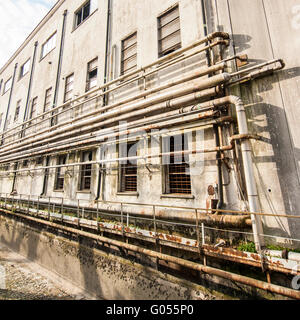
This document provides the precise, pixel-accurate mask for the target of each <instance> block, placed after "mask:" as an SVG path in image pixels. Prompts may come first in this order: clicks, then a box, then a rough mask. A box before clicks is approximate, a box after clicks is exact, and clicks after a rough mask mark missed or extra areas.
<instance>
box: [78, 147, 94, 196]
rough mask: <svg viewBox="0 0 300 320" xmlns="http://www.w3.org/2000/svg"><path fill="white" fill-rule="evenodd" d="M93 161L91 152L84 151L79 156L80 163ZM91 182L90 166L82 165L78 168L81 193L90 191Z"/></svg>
mask: <svg viewBox="0 0 300 320" xmlns="http://www.w3.org/2000/svg"><path fill="white" fill-rule="evenodd" d="M92 160H93V152H92V151H85V152H82V154H81V162H89V161H92ZM91 182H92V164H84V165H82V166H81V167H80V185H79V189H80V190H81V191H86V190H91Z"/></svg>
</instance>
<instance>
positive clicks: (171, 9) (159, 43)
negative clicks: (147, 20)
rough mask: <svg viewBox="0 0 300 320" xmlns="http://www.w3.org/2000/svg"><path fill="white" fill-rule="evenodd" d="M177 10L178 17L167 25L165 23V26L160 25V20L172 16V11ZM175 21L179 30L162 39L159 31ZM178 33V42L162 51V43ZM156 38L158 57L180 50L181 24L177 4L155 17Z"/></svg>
mask: <svg viewBox="0 0 300 320" xmlns="http://www.w3.org/2000/svg"><path fill="white" fill-rule="evenodd" d="M175 10H178V17H176V18H175V19H173V20H170V21H169V22H168V23H166V24H165V25H163V26H162V25H161V19H162V18H164V17H166V16H167V15H169V14H172V12H173V11H175ZM176 19H178V24H179V29H178V30H176V31H174V32H172V33H170V34H168V35H167V36H165V37H162V32H161V30H162V29H163V28H164V27H165V26H166V25H168V24H170V23H172V22H174V21H175V20H176ZM178 31H179V37H180V42H179V43H177V44H176V45H174V46H171V47H169V48H167V49H165V50H162V44H161V43H162V41H163V40H165V39H166V38H168V37H170V36H171V35H173V34H175V33H176V32H178ZM157 37H158V57H159V58H161V57H164V56H167V55H168V54H170V53H172V52H175V51H177V50H179V49H180V48H182V39H181V23H180V10H179V4H178V3H177V4H175V5H174V6H172V7H171V8H169V9H168V10H166V11H165V12H163V13H162V14H160V15H159V16H158V17H157Z"/></svg>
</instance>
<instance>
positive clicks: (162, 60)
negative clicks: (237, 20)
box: [4, 32, 229, 134]
mask: <svg viewBox="0 0 300 320" xmlns="http://www.w3.org/2000/svg"><path fill="white" fill-rule="evenodd" d="M216 38H222V39H225V40H226V41H227V39H229V34H228V33H225V32H215V33H212V34H210V35H208V36H207V37H205V38H203V39H200V40H198V41H196V42H194V43H192V44H191V45H189V46H187V47H184V48H182V49H180V50H176V51H175V52H173V53H170V54H169V55H167V56H164V57H161V58H159V59H158V60H156V61H154V62H152V63H150V64H149V65H147V66H144V67H142V68H140V69H138V70H134V71H132V72H130V73H128V74H126V75H123V76H120V77H119V78H117V79H114V80H112V81H110V82H108V83H106V84H104V85H102V86H100V87H98V88H96V89H93V90H91V91H89V92H87V93H85V94H83V95H81V96H79V97H77V98H75V99H73V100H72V101H71V102H66V103H64V104H62V105H60V106H58V107H54V108H52V109H51V110H50V111H47V112H44V113H43V114H41V115H39V116H38V117H35V118H33V119H31V120H28V121H26V122H24V123H22V124H20V125H18V126H17V127H15V128H12V129H9V130H7V131H5V132H4V134H7V133H9V132H12V131H13V130H15V129H16V128H21V127H23V126H24V125H27V124H29V123H30V122H31V121H34V120H37V119H39V118H44V117H46V116H47V115H49V114H52V112H56V111H59V108H64V107H68V106H70V104H71V103H72V104H73V103H75V102H77V101H80V100H81V99H84V98H87V97H88V96H90V95H92V94H94V93H97V92H99V91H102V92H101V93H100V95H99V96H101V95H103V94H106V93H108V90H106V88H108V87H110V86H111V85H113V84H115V83H118V82H123V81H124V82H123V84H121V85H119V86H117V87H115V88H113V89H111V90H109V92H111V91H112V90H117V89H118V88H121V87H123V86H125V85H127V84H129V83H131V82H132V81H136V80H138V79H140V78H143V77H145V76H149V75H151V74H152V73H154V72H157V71H159V70H162V69H164V68H167V67H169V66H171V65H172V64H173V63H178V62H179V61H181V60H184V59H186V58H189V57H191V56H193V55H194V54H198V53H200V52H202V51H206V50H208V49H212V48H213V47H214V46H216V45H219V44H227V42H224V40H218V41H216V42H213V43H210V44H208V45H206V46H205V47H203V48H202V49H201V50H198V51H196V52H194V53H192V54H189V55H186V56H184V57H180V55H181V54H182V53H184V52H186V51H189V50H191V49H193V48H195V47H197V46H199V45H201V44H204V43H207V39H210V41H211V40H213V39H216ZM177 56H178V57H179V58H177V59H176V58H175V59H174V61H172V59H173V58H174V57H177ZM167 61H170V62H169V63H167V64H163V63H165V62H167ZM157 64H158V65H160V66H159V67H157V68H156V69H155V70H152V71H150V72H148V73H145V70H147V69H149V68H151V67H153V66H155V65H157ZM162 64H163V65H162ZM139 73H143V74H142V75H141V76H139V77H135V79H132V80H129V81H127V79H128V78H130V77H131V76H134V75H137V74H139ZM104 91H105V92H104ZM74 107H75V106H74ZM74 107H72V108H71V109H73V108H74Z"/></svg>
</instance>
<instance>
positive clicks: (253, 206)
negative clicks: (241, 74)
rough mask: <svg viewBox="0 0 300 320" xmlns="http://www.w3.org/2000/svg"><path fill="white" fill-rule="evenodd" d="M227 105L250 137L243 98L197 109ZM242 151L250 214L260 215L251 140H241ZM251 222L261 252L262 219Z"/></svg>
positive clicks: (217, 101) (230, 98)
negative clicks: (234, 109) (229, 105)
mask: <svg viewBox="0 0 300 320" xmlns="http://www.w3.org/2000/svg"><path fill="white" fill-rule="evenodd" d="M226 104H233V105H234V106H235V108H236V114H237V123H238V129H239V135H240V136H243V137H246V136H249V132H248V125H247V118H246V111H245V108H244V104H243V101H242V99H241V98H239V97H237V96H233V95H231V96H226V97H223V98H219V99H215V100H211V101H208V102H207V103H204V104H202V105H199V106H197V108H203V107H209V106H212V107H214V108H217V107H220V106H223V105H226ZM183 111H185V110H183ZM241 149H242V158H243V165H244V172H245V181H246V189H247V195H248V201H249V208H250V212H253V213H258V212H260V205H259V199H258V191H257V187H256V181H255V178H254V168H253V163H252V150H251V144H250V141H249V138H243V139H241ZM219 150H220V151H221V150H224V148H223V149H222V148H219ZM251 222H252V229H253V236H254V242H255V248H256V251H257V252H261V249H262V248H263V247H264V238H263V237H260V235H261V234H263V227H262V222H261V218H260V217H259V216H256V215H254V214H251Z"/></svg>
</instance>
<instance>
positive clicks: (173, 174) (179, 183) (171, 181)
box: [163, 135, 192, 194]
mask: <svg viewBox="0 0 300 320" xmlns="http://www.w3.org/2000/svg"><path fill="white" fill-rule="evenodd" d="M167 143H169V144H170V145H169V148H168V146H166V144H167ZM164 148H165V149H166V150H165V151H163V152H168V151H167V150H169V151H170V153H172V152H179V153H176V155H174V154H173V155H172V154H171V155H170V157H169V163H168V164H165V165H164V173H165V193H166V194H191V193H192V190H191V177H190V167H189V163H188V162H187V161H186V156H185V155H184V154H182V153H181V152H182V151H185V150H188V143H187V141H185V138H184V135H179V136H174V137H170V138H165V139H164ZM180 151H181V152H180Z"/></svg>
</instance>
